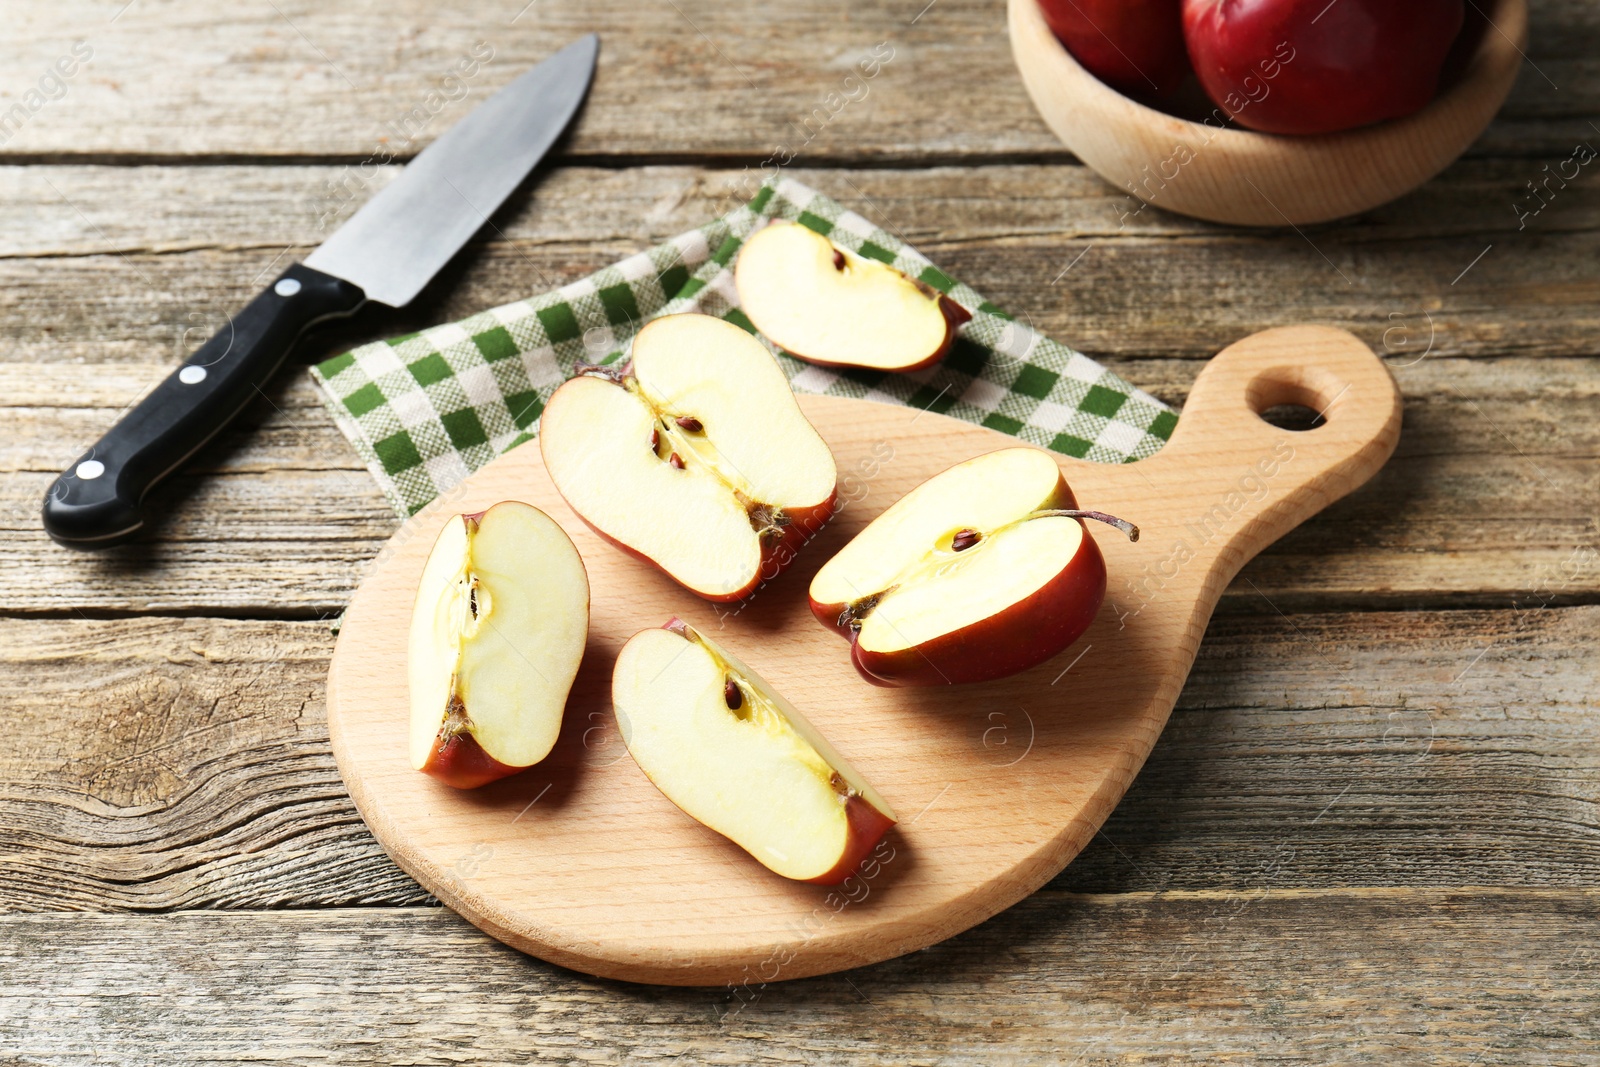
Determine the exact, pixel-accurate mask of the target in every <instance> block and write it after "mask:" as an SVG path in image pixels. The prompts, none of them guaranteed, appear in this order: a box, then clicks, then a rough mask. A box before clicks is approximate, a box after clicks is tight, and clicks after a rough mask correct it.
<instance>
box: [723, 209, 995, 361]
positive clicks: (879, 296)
mask: <svg viewBox="0 0 1600 1067" xmlns="http://www.w3.org/2000/svg"><path fill="white" fill-rule="evenodd" d="M733 277H734V285H735V286H736V287H737V288H738V290H739V304H740V308H741V310H742V311H744V313H745V315H747V316H748V317H749V319H750V321H751V322H752V323H754V324H755V327H756V329H757V330H760V331H761V333H762V334H763V335H765V336H766V338H767V339H768V340H770V341H771V342H772V343H773V344H775V345H777V346H778V347H779V348H782V349H783V350H784V351H786V352H788V353H790V354H791V355H793V356H796V357H798V358H800V359H803V360H805V361H807V362H808V363H819V364H822V365H823V366H835V367H865V368H868V369H870V370H890V371H909V370H919V369H921V368H923V367H927V366H929V365H931V364H933V363H936V362H938V361H939V360H941V359H943V358H944V356H945V353H947V352H949V351H950V345H951V344H952V343H953V342H954V341H955V337H956V331H957V330H959V329H960V328H961V326H962V324H963V323H965V322H967V321H968V320H969V319H971V318H972V315H971V313H969V312H968V311H967V310H966V309H965V308H963V307H962V306H961V305H960V304H957V303H956V302H955V301H954V300H951V299H950V298H949V297H948V296H946V295H944V294H943V293H941V292H939V291H938V290H937V289H935V288H933V287H932V286H930V285H928V284H927V283H926V282H923V281H918V280H917V279H914V278H909V277H907V276H906V275H905V274H904V273H902V272H901V271H899V270H896V269H895V268H894V267H891V266H889V265H888V264H887V263H880V262H878V261H877V260H875V259H867V258H866V257H864V256H860V255H857V254H856V253H854V252H851V251H849V250H848V249H844V248H840V247H839V246H838V245H836V244H834V243H833V242H832V241H830V240H828V239H827V238H826V237H824V236H822V234H820V233H817V232H816V231H815V230H812V229H810V228H809V227H806V226H802V225H800V224H799V223H795V222H773V223H770V224H768V225H767V226H765V227H763V228H762V229H760V230H757V231H756V232H755V233H754V234H753V235H751V237H750V238H749V239H748V240H746V241H745V243H744V248H743V249H741V250H740V252H739V258H738V260H737V262H735V264H734V268H733Z"/></svg>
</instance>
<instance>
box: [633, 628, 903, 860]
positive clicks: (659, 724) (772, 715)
mask: <svg viewBox="0 0 1600 1067" xmlns="http://www.w3.org/2000/svg"><path fill="white" fill-rule="evenodd" d="M611 699H612V703H613V705H614V707H615V709H616V715H617V725H618V726H619V727H620V728H621V730H622V737H623V740H624V741H625V742H626V743H627V746H628V752H629V753H630V754H631V755H632V756H633V758H634V761H635V762H636V763H638V764H639V769H640V770H642V771H644V773H645V776H646V777H647V778H649V779H650V781H651V782H653V783H655V786H656V788H657V789H660V790H661V792H662V793H663V794H665V796H666V798H667V799H668V800H670V801H672V802H673V803H674V804H676V805H677V806H678V807H679V808H681V809H682V810H683V811H684V813H685V814H687V815H689V816H690V817H691V818H693V819H695V820H697V821H699V822H701V823H703V824H704V825H706V826H708V827H710V828H711V829H713V830H715V831H716V832H717V833H719V834H722V835H723V836H724V837H726V838H728V839H729V840H731V841H733V843H734V844H736V845H738V846H739V847H740V848H742V849H744V850H745V851H746V852H748V853H750V854H751V855H752V856H754V857H755V858H756V859H758V860H760V861H761V862H762V863H763V864H765V865H766V866H767V867H769V868H770V869H772V870H773V871H776V872H777V873H778V874H781V875H783V876H784V877H785V878H794V879H798V880H800V881H804V882H815V883H818V884H820V885H837V884H838V883H839V882H842V881H844V880H845V879H846V878H848V877H849V876H850V874H851V873H852V872H853V871H854V870H855V869H856V868H857V867H858V866H859V865H860V863H861V861H862V860H863V859H864V858H865V857H866V855H867V853H869V852H870V851H872V849H873V847H874V846H875V845H877V843H878V841H879V839H880V838H882V837H883V835H884V834H885V833H886V832H888V829H889V827H891V826H893V825H894V823H895V815H894V811H893V810H892V809H890V807H889V805H888V802H886V801H885V800H884V799H883V797H881V796H879V795H878V792H877V790H875V789H873V788H872V786H871V785H869V784H868V783H867V781H866V779H865V778H863V777H861V775H860V774H859V773H858V772H857V771H856V770H855V768H853V767H851V766H850V764H849V763H847V762H846V761H845V759H844V757H843V756H841V755H839V753H838V752H836V751H835V750H834V748H833V746H832V745H830V744H828V742H827V740H826V739H824V738H823V736H822V735H821V734H820V733H818V732H817V731H816V729H815V728H814V727H813V726H812V725H811V724H810V723H809V722H807V721H806V719H805V716H803V715H801V714H800V712H799V711H797V710H796V709H795V707H794V705H792V704H790V703H789V702H788V701H787V700H785V699H784V698H783V696H782V694H780V693H778V692H776V691H775V690H774V689H773V688H772V687H771V686H769V685H768V684H767V683H766V682H765V681H763V680H762V679H761V677H760V676H759V675H758V674H756V673H755V672H754V671H752V670H751V669H750V668H749V667H746V666H745V665H744V664H743V663H740V662H739V661H738V660H737V659H735V658H734V657H733V656H732V655H731V654H730V653H728V652H727V651H726V650H724V649H722V648H720V647H718V646H717V645H716V644H714V643H712V641H711V640H710V639H709V638H707V637H705V636H704V635H702V634H700V633H699V632H698V631H696V630H694V629H693V628H691V627H690V626H688V625H687V624H685V623H684V622H682V621H681V620H678V619H673V620H671V621H670V622H668V623H667V625H666V626H664V627H661V628H658V629H651V630H643V631H641V632H639V633H637V634H634V635H633V637H632V638H630V639H629V641H628V643H627V644H626V645H624V646H623V649H622V653H621V655H619V656H618V657H617V666H616V671H615V673H614V674H613V675H612V682H611Z"/></svg>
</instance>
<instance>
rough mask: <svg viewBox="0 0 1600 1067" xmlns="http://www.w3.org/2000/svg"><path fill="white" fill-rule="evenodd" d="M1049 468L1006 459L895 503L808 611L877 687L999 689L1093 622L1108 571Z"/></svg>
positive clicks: (826, 567)
mask: <svg viewBox="0 0 1600 1067" xmlns="http://www.w3.org/2000/svg"><path fill="white" fill-rule="evenodd" d="M1084 517H1088V518H1099V519H1103V520H1104V521H1107V522H1112V523H1114V524H1117V525H1118V526H1119V527H1120V528H1122V529H1124V531H1125V532H1127V533H1128V534H1129V536H1131V537H1133V538H1134V539H1137V538H1138V530H1137V529H1135V528H1134V527H1133V526H1132V525H1131V524H1128V523H1124V522H1122V520H1120V519H1113V518H1112V517H1111V516H1108V515H1102V514H1101V513H1099V512H1086V511H1078V510H1077V502H1076V501H1075V500H1074V499H1073V496H1072V490H1071V489H1070V488H1068V486H1067V483H1066V480H1065V479H1064V478H1063V477H1062V476H1061V469H1060V468H1059V467H1058V466H1057V465H1056V462H1055V460H1053V459H1052V458H1050V456H1049V455H1047V454H1046V453H1044V452H1041V451H1039V450H1038V449H1034V448H1007V449H1002V450H1000V451H998V452H991V453H989V454H988V455H985V456H979V457H978V458H976V459H971V460H968V461H966V462H965V463H960V464H957V465H956V466H954V467H951V468H950V469H949V470H946V471H944V472H942V473H940V474H937V475H935V476H934V477H932V478H930V479H928V480H927V481H926V482H923V483H922V484H921V485H920V486H918V487H917V488H915V489H913V490H912V491H911V492H909V493H907V494H906V495H905V496H903V497H901V498H900V499H899V500H897V501H896V502H895V503H894V504H892V505H891V506H890V507H889V508H888V510H886V511H885V512H884V513H883V514H881V515H879V516H878V517H877V518H876V519H874V520H873V521H872V522H871V523H869V524H868V525H867V527H866V528H865V529H864V530H862V531H861V532H860V533H859V534H857V535H856V536H855V538H854V539H852V540H851V541H850V543H849V544H847V545H845V546H844V548H842V549H840V550H839V553H838V554H837V555H835V556H834V557H833V558H832V559H830V560H829V561H828V562H827V563H825V564H823V566H822V569H821V570H819V571H818V572H817V575H816V577H815V578H814V579H812V582H811V590H810V599H811V610H812V613H813V614H814V615H816V617H817V618H818V619H819V620H821V621H822V622H823V623H825V624H827V625H828V626H831V627H834V628H835V629H837V630H839V632H841V633H843V634H844V635H845V636H846V637H848V638H850V640H851V658H852V660H853V662H854V663H855V665H856V669H857V670H859V671H860V672H861V674H862V675H863V676H864V677H865V678H866V679H867V680H868V681H871V682H873V683H875V684H878V685H950V684H956V683H961V682H981V681H989V680H991V679H994V678H1003V677H1005V676H1006V675H1010V674H1015V673H1017V672H1019V671H1023V670H1027V669H1028V668H1029V667H1033V666H1035V665H1037V664H1039V663H1042V662H1044V661H1045V660H1047V659H1049V658H1051V657H1052V656H1054V655H1056V654H1057V653H1058V652H1060V651H1061V650H1062V649H1064V648H1066V647H1067V646H1068V645H1070V644H1071V643H1072V642H1073V641H1076V640H1077V639H1078V637H1079V636H1080V635H1081V634H1082V633H1083V631H1084V630H1085V629H1087V628H1088V626H1089V624H1090V623H1091V622H1092V621H1094V617H1095V614H1096V612H1098V611H1099V609H1100V603H1101V601H1102V600H1103V599H1104V597H1105V589H1106V568H1105V560H1104V558H1103V557H1102V556H1101V555H1100V550H1099V548H1098V547H1096V545H1095V543H1094V539H1093V538H1091V537H1090V536H1089V533H1088V531H1087V530H1086V529H1085V528H1084V526H1083V523H1082V522H1081V521H1080V519H1081V518H1084Z"/></svg>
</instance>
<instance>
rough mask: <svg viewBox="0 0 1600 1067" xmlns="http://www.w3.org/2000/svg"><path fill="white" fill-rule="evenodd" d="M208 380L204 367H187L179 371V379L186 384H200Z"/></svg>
mask: <svg viewBox="0 0 1600 1067" xmlns="http://www.w3.org/2000/svg"><path fill="white" fill-rule="evenodd" d="M205 380H206V369H205V368H204V367H185V368H183V369H182V370H181V371H179V372H178V381H180V382H182V383H183V384H184V385H199V384H200V383H201V382H203V381H205Z"/></svg>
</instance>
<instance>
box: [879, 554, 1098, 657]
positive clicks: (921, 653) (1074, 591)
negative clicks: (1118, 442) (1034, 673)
mask: <svg viewBox="0 0 1600 1067" xmlns="http://www.w3.org/2000/svg"><path fill="white" fill-rule="evenodd" d="M1105 595H1106V562H1105V557H1104V556H1102V555H1101V554H1100V549H1099V547H1098V546H1096V545H1095V543H1094V541H1093V539H1091V538H1090V537H1089V534H1088V532H1087V531H1086V532H1085V533H1084V535H1083V547H1081V548H1080V549H1078V554H1077V555H1075V556H1073V557H1072V562H1071V563H1069V564H1067V566H1066V568H1065V569H1063V570H1062V572H1061V573H1060V574H1058V575H1056V576H1055V577H1054V578H1052V579H1050V581H1048V582H1046V583H1045V584H1044V585H1043V586H1041V587H1040V588H1039V589H1038V590H1037V591H1036V592H1035V593H1034V594H1033V595H1032V596H1029V597H1027V598H1026V599H1024V600H1019V601H1017V602H1016V603H1015V604H1013V605H1011V606H1010V607H1009V608H1006V609H1005V610H1004V611H1002V612H999V613H998V614H995V615H991V616H989V617H988V618H987V619H984V620H982V621H981V622H975V623H973V624H972V625H971V626H966V627H963V628H961V629H959V630H955V631H952V632H950V633H948V634H945V635H944V636H942V637H939V638H935V639H934V640H932V641H929V642H927V643H926V644H923V645H918V646H916V647H914V648H907V649H903V650H901V651H899V652H892V653H882V652H867V651H864V650H863V649H862V647H861V644H860V642H858V641H856V640H854V639H853V638H852V640H851V642H850V661H851V662H852V663H854V664H855V666H856V670H857V671H860V672H861V676H862V677H863V678H865V679H866V680H867V681H869V682H871V683H872V684H873V685H881V686H921V685H962V684H965V683H968V682H989V681H993V680H994V679H996V678H1005V677H1007V676H1008V675H1012V674H1017V673H1018V672H1020V671H1025V670H1027V669H1028V668H1030V667H1036V666H1038V665H1039V664H1041V663H1043V662H1044V661H1045V660H1047V659H1049V658H1051V657H1052V656H1054V655H1056V654H1057V653H1059V652H1060V651H1061V650H1062V649H1064V648H1066V647H1067V646H1068V645H1070V644H1072V642H1074V641H1076V640H1077V639H1078V638H1079V637H1081V636H1083V632H1084V631H1085V630H1087V629H1088V628H1089V624H1090V623H1092V622H1094V617H1095V615H1096V614H1097V613H1098V612H1099V611H1100V604H1101V602H1102V601H1103V600H1104V599H1105Z"/></svg>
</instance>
